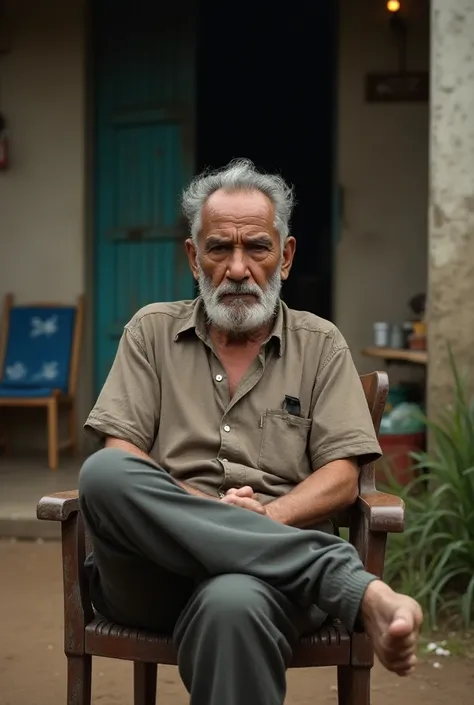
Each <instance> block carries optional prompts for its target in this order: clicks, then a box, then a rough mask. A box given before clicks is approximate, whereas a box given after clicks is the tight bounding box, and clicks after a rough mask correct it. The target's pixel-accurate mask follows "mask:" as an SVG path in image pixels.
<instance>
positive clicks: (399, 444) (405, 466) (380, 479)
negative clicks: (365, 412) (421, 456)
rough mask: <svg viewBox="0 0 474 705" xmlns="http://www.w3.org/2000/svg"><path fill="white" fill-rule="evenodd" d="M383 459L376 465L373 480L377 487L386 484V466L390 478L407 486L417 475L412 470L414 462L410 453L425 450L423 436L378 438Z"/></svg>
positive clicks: (419, 434)
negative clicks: (390, 475)
mask: <svg viewBox="0 0 474 705" xmlns="http://www.w3.org/2000/svg"><path fill="white" fill-rule="evenodd" d="M379 442H380V446H381V448H382V452H383V458H382V459H381V460H379V461H378V462H377V463H376V466H375V478H376V482H377V485H380V484H387V481H388V477H387V473H386V469H387V465H388V467H389V468H390V471H391V474H392V477H393V478H394V479H395V480H396V481H397V482H398V483H399V484H400V485H407V484H408V483H409V482H410V480H412V479H413V478H414V477H415V476H416V475H417V474H418V473H417V471H416V470H414V467H413V466H414V464H415V461H414V460H413V458H411V457H410V453H419V452H420V451H422V450H424V449H425V434H424V432H421V433H406V434H393V435H392V434H388V435H383V436H380V438H379Z"/></svg>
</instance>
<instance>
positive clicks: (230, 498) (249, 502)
mask: <svg viewBox="0 0 474 705" xmlns="http://www.w3.org/2000/svg"><path fill="white" fill-rule="evenodd" d="M221 502H224V504H233V505H234V506H236V507H241V508H242V509H248V510H249V511H251V512H256V514H266V513H267V512H266V510H265V507H264V506H263V504H260V502H259V501H258V499H255V493H254V491H253V489H252V488H251V487H249V486H248V485H247V486H245V487H239V489H236V488H234V487H233V488H231V489H230V490H227V492H226V494H225V496H224V497H222V499H221Z"/></svg>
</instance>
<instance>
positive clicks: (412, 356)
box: [362, 346, 428, 365]
mask: <svg viewBox="0 0 474 705" xmlns="http://www.w3.org/2000/svg"><path fill="white" fill-rule="evenodd" d="M362 355H365V356H366V357H377V358H379V359H382V360H385V361H386V362H411V363H414V364H416V365H427V364H428V352H427V351H426V350H399V349H397V348H379V347H376V346H371V347H368V348H364V349H363V350H362Z"/></svg>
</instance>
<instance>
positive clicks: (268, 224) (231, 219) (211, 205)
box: [202, 189, 275, 233]
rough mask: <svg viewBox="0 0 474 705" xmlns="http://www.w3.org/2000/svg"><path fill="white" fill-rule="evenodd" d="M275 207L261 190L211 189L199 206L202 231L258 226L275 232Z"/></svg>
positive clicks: (269, 231)
mask: <svg viewBox="0 0 474 705" xmlns="http://www.w3.org/2000/svg"><path fill="white" fill-rule="evenodd" d="M274 223H275V208H274V206H273V203H272V202H271V200H270V199H269V198H268V196H266V195H265V194H264V193H261V191H255V190H248V191H246V190H238V191H224V190H223V189H219V190H218V191H214V193H213V194H211V196H209V198H208V199H207V201H206V203H205V204H204V206H203V209H202V232H203V233H206V232H209V231H210V230H213V229H216V228H217V229H219V228H222V227H224V228H226V227H228V228H232V227H235V228H239V227H240V228H248V227H252V228H260V229H261V230H262V231H264V232H268V233H272V232H274V231H275V225H274Z"/></svg>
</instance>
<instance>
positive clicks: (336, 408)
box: [309, 331, 381, 470]
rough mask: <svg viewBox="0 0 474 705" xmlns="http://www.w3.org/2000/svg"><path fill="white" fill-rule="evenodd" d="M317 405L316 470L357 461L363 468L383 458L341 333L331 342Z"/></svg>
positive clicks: (312, 448) (322, 368) (315, 396)
mask: <svg viewBox="0 0 474 705" xmlns="http://www.w3.org/2000/svg"><path fill="white" fill-rule="evenodd" d="M328 348H329V349H328ZM313 403H314V406H313V414H312V427H311V433H310V439H309V453H310V457H311V462H312V466H313V470H318V469H319V468H320V467H322V466H323V465H327V463H330V462H332V461H334V460H341V459H344V458H356V459H357V461H358V463H359V465H363V464H364V463H368V462H372V461H374V460H376V459H377V458H379V457H380V456H381V450H380V446H379V443H378V441H377V436H376V433H375V429H374V426H373V423H372V418H371V415H370V412H369V407H368V404H367V400H366V397H365V394H364V390H363V387H362V383H361V381H360V377H359V375H358V373H357V370H356V368H355V365H354V362H353V360H352V356H351V353H350V351H349V349H348V347H347V344H346V343H345V341H344V339H343V337H342V336H341V334H340V333H339V331H336V334H335V335H334V337H332V338H331V339H330V340H328V346H327V354H326V355H325V356H324V357H323V359H322V363H321V365H320V368H319V372H318V377H317V379H316V384H315V388H314V393H313Z"/></svg>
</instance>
